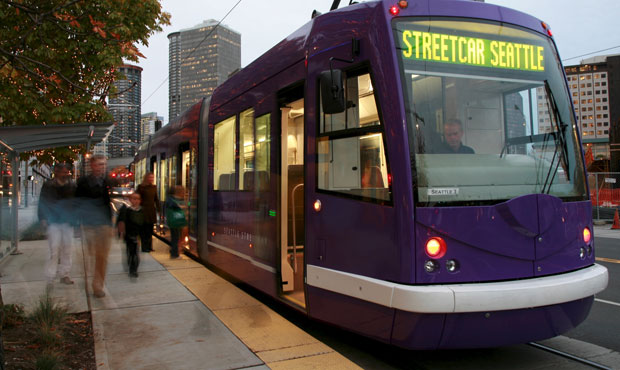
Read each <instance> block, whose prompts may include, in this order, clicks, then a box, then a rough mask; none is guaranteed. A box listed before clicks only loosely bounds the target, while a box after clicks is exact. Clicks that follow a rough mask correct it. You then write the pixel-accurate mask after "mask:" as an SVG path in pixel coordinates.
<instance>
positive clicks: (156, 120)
mask: <svg viewBox="0 0 620 370" xmlns="http://www.w3.org/2000/svg"><path fill="white" fill-rule="evenodd" d="M162 122H164V117H163V116H158V115H157V112H149V113H145V114H143V115H142V119H141V122H140V141H141V142H142V141H145V140H148V138H149V137H150V136H151V135H153V134H154V133H155V131H157V130H158V129H160V128H161V125H162Z"/></svg>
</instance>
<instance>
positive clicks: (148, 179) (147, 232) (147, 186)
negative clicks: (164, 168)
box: [136, 172, 160, 252]
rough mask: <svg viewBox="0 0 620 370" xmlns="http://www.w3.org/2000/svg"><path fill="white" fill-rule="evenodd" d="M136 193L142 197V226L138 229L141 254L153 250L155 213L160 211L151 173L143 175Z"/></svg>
mask: <svg viewBox="0 0 620 370" xmlns="http://www.w3.org/2000/svg"><path fill="white" fill-rule="evenodd" d="M136 192H137V193H138V194H140V196H141V197H142V211H143V212H144V224H143V225H142V227H141V229H140V241H141V243H142V252H151V251H152V250H153V225H155V222H157V213H158V212H159V211H160V204H159V198H158V197H157V186H155V175H153V173H152V172H147V173H146V174H145V175H144V177H143V178H142V183H141V184H140V185H138V189H137V190H136Z"/></svg>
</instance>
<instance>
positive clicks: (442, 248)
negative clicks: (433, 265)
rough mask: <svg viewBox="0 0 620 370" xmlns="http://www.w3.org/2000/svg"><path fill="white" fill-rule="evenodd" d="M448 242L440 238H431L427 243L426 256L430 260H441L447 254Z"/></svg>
mask: <svg viewBox="0 0 620 370" xmlns="http://www.w3.org/2000/svg"><path fill="white" fill-rule="evenodd" d="M447 249H448V248H447V247H446V242H445V241H444V240H443V239H442V238H440V237H433V238H430V239H429V240H428V241H427V242H426V254H427V255H428V256H429V257H430V258H435V259H439V258H441V257H443V256H444V255H445V254H446V251H447Z"/></svg>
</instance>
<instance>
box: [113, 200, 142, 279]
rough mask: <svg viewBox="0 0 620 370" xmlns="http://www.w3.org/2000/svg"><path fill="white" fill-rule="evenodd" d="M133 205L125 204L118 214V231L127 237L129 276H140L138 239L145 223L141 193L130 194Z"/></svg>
mask: <svg viewBox="0 0 620 370" xmlns="http://www.w3.org/2000/svg"><path fill="white" fill-rule="evenodd" d="M129 202H130V203H131V205H130V206H129V207H128V206H126V205H124V206H123V207H122V208H121V209H120V211H119V214H118V221H117V227H118V233H119V234H120V236H121V238H123V239H125V245H126V246H127V263H128V264H129V276H130V277H138V265H139V264H140V257H139V256H138V239H139V238H140V229H141V228H142V225H143V224H144V212H143V211H142V207H141V206H140V203H141V198H140V194H138V193H133V194H131V195H130V196H129Z"/></svg>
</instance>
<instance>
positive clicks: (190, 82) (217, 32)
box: [168, 20, 241, 121]
mask: <svg viewBox="0 0 620 370" xmlns="http://www.w3.org/2000/svg"><path fill="white" fill-rule="evenodd" d="M216 26H217V21H215V20H207V21H204V22H203V23H201V24H199V25H197V26H195V27H192V28H189V29H184V30H181V31H179V32H173V33H171V34H169V35H168V40H169V42H170V45H169V54H170V55H169V71H168V73H169V96H168V99H169V102H168V120H169V121H172V120H173V119H174V118H176V117H177V116H178V115H179V114H181V113H182V112H183V111H185V110H186V109H188V108H189V107H190V106H192V105H193V104H194V103H196V102H197V101H198V100H200V99H201V98H203V97H205V96H210V95H211V94H212V93H213V90H215V88H216V87H217V86H218V85H219V84H221V83H222V82H224V81H225V80H226V79H227V78H228V76H229V75H230V74H231V73H232V72H234V71H236V70H238V69H239V68H240V67H241V34H239V33H238V32H235V31H233V30H231V29H230V28H228V27H226V26H223V25H221V24H220V25H219V26H217V27H216ZM207 36H208V37H207Z"/></svg>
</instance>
